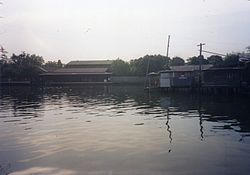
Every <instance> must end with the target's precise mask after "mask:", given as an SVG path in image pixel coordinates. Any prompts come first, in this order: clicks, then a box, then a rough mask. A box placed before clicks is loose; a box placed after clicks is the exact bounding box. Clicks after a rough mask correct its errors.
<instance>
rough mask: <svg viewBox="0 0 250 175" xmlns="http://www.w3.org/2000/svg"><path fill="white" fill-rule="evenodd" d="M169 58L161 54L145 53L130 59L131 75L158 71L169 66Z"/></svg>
mask: <svg viewBox="0 0 250 175" xmlns="http://www.w3.org/2000/svg"><path fill="white" fill-rule="evenodd" d="M169 62H170V58H168V57H166V56H162V55H146V56H144V57H141V58H139V59H135V60H131V61H130V69H131V73H132V74H133V75H145V74H146V73H147V69H148V72H158V71H160V70H164V69H168V68H169Z"/></svg>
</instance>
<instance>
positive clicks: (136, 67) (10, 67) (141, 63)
mask: <svg viewBox="0 0 250 175" xmlns="http://www.w3.org/2000/svg"><path fill="white" fill-rule="evenodd" d="M5 53H6V52H4V51H3V48H1V59H0V77H1V79H0V81H23V80H29V81H37V80H39V74H40V73H41V72H43V71H44V69H46V70H47V71H53V70H56V69H59V68H62V67H63V64H62V62H61V61H60V60H58V61H48V62H46V63H45V61H44V59H43V57H41V56H38V55H35V54H27V53H25V52H22V53H21V54H19V55H16V54H13V55H12V56H11V57H10V58H8V57H7V56H6V54H5ZM240 57H243V58H249V57H250V46H249V47H247V49H246V52H243V53H232V54H227V55H226V56H225V57H221V56H218V55H212V56H210V57H208V58H207V59H205V58H204V57H201V58H200V57H196V56H194V57H190V58H188V59H186V61H185V59H183V58H181V57H173V58H168V57H166V56H162V55H146V56H144V57H141V58H138V59H133V60H131V61H123V60H122V59H119V58H118V59H116V60H114V61H113V63H112V66H111V69H112V72H113V75H118V76H119V75H120V76H144V75H145V74H146V73H147V72H158V71H161V70H166V69H169V68H170V66H181V65H185V64H188V65H198V64H199V63H200V62H201V63H202V64H212V65H214V66H215V67H235V66H243V65H245V63H242V62H241V61H240Z"/></svg>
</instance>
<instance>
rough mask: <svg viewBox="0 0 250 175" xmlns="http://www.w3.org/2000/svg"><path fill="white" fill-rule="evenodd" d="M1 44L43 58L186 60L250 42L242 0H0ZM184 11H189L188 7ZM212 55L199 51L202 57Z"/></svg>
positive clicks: (249, 6) (249, 11) (249, 14)
mask: <svg viewBox="0 0 250 175" xmlns="http://www.w3.org/2000/svg"><path fill="white" fill-rule="evenodd" d="M1 2H2V4H1V5H0V16H1V17H2V18H1V19H0V41H1V42H0V45H2V46H3V47H4V48H5V49H6V50H7V51H8V52H9V54H8V55H9V56H11V54H12V53H14V54H20V53H21V52H22V51H25V52H26V53H29V54H36V55H40V56H42V57H43V58H44V59H45V61H57V60H59V59H60V60H61V61H62V62H63V63H67V62H69V61H70V60H82V61H84V60H115V59H117V58H120V59H122V60H124V61H129V60H132V59H137V58H140V57H143V56H145V55H158V54H159V55H164V56H166V52H167V51H166V50H167V49H166V48H167V38H168V35H170V36H171V40H170V52H169V57H170V58H173V57H175V56H179V57H181V58H183V59H185V60H186V59H187V58H189V57H192V56H198V54H199V51H198V47H197V45H198V44H199V43H200V42H202V43H206V45H205V46H204V49H205V50H209V51H212V52H217V53H222V54H228V53H233V52H236V53H237V52H243V51H244V50H245V48H246V47H247V46H249V45H250V35H249V31H250V20H249V19H250V2H249V1H248V0H221V1H219V2H218V1H216V0H210V1H207V0H192V1H191V0H186V1H180V0H178V1H174V2H173V1H170V0H157V1H152V0H144V1H143V0H135V1H132V0H127V1H115V0H106V1H99V0H92V1H90V0H84V1H80V0H74V1H66V0H54V1H50V0H43V1H42V0H37V1H33V0H22V1H15V0H8V1H7V0H2V1H1ZM187 7H188V8H187ZM209 55H210V54H204V56H205V57H208V56H209Z"/></svg>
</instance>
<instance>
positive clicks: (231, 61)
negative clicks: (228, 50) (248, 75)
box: [223, 54, 239, 67]
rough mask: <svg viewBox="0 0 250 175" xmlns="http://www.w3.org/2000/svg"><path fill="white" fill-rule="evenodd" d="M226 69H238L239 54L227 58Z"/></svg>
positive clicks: (225, 61) (224, 64) (229, 55)
mask: <svg viewBox="0 0 250 175" xmlns="http://www.w3.org/2000/svg"><path fill="white" fill-rule="evenodd" d="M223 66H224V67H236V66H239V54H228V55H227V56H226V57H225V60H224V63H223Z"/></svg>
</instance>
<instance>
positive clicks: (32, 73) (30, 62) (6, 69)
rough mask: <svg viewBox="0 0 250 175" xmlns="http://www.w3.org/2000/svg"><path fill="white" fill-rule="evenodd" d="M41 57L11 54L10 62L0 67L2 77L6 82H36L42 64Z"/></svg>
mask: <svg viewBox="0 0 250 175" xmlns="http://www.w3.org/2000/svg"><path fill="white" fill-rule="evenodd" d="M43 62H44V60H43V58H42V57H40V56H37V55H34V54H33V55H30V54H26V53H25V52H23V53H21V54H20V55H15V54H13V55H12V56H11V57H10V62H9V63H6V64H5V65H4V66H3V67H2V77H3V78H4V79H5V80H6V79H7V80H18V81H21V80H30V81H31V80H37V79H38V78H39V73H40V71H41V69H39V67H40V66H41V65H42V64H43Z"/></svg>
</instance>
